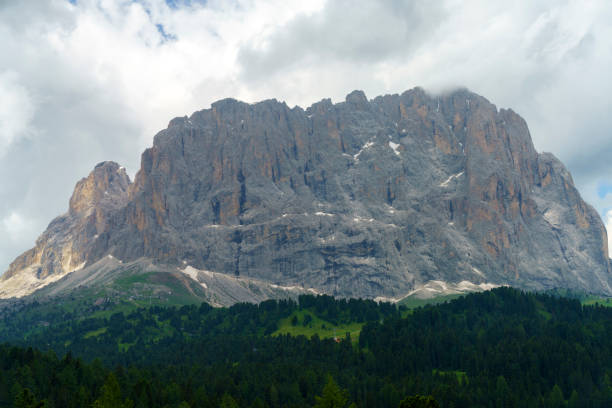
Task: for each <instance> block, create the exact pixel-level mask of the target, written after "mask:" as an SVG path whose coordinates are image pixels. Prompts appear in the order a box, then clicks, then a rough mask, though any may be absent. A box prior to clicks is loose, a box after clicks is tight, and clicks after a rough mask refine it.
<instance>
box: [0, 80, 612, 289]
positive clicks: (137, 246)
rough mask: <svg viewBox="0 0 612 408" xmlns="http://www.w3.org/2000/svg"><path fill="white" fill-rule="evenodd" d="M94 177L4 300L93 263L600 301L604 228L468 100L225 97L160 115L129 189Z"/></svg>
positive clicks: (119, 173) (109, 175) (518, 139)
mask: <svg viewBox="0 0 612 408" xmlns="http://www.w3.org/2000/svg"><path fill="white" fill-rule="evenodd" d="M98 166H99V167H98ZM98 166H96V168H95V169H94V171H93V172H92V173H91V174H90V175H89V176H88V177H87V178H86V179H83V180H81V181H80V182H79V183H78V184H77V187H76V189H75V193H74V194H73V198H74V200H73V198H71V200H70V209H69V212H68V213H67V214H65V215H63V216H60V217H58V218H56V219H55V220H54V221H53V222H52V223H51V224H50V226H49V228H48V229H47V231H45V233H43V235H42V236H41V237H40V238H39V239H38V240H37V244H36V246H35V248H33V249H32V250H30V251H27V252H26V253H24V254H23V255H21V256H20V257H18V258H17V259H16V260H15V261H14V262H13V263H12V264H11V266H10V267H9V270H8V271H7V273H5V274H4V275H3V276H2V277H1V278H0V296H1V297H10V296H11V295H12V294H14V293H17V292H16V291H15V285H13V284H9V283H11V282H13V283H14V282H17V280H18V279H17V280H16V278H18V277H20V276H21V277H23V276H28V277H31V279H30V278H28V279H22V280H28V281H32V282H33V283H31V285H30V289H32V288H34V289H36V288H38V287H42V286H45V285H46V284H47V283H46V281H44V280H45V279H48V278H50V277H51V278H57V277H58V276H59V275H61V276H64V275H66V274H69V273H71V272H72V271H73V270H78V269H79V268H85V269H84V271H85V272H79V273H80V274H84V273H86V269H87V268H88V267H92V266H93V265H95V264H96V263H97V262H99V261H100V260H101V259H103V258H104V257H107V256H108V255H111V256H112V257H114V258H116V259H118V260H121V261H122V262H126V263H129V262H134V261H136V260H138V259H148V260H151V261H152V262H154V263H159V264H163V265H169V267H174V268H177V269H179V270H187V269H188V268H187V266H189V267H190V268H192V269H189V270H190V271H193V270H198V271H208V272H210V273H222V274H225V275H227V276H228V277H233V278H235V279H239V280H241V281H248V280H249V279H251V280H253V281H257V282H267V283H269V284H270V285H274V286H277V287H278V286H282V287H299V288H302V289H304V290H310V289H311V290H315V291H317V292H323V293H330V294H334V295H338V296H347V297H348V296H353V297H369V298H376V297H386V298H397V297H401V296H402V295H404V294H406V293H410V292H413V291H414V290H416V289H417V288H419V287H423V286H426V285H427V284H428V282H438V281H440V282H445V283H448V284H451V285H458V284H460V283H461V282H469V283H470V284H471V285H493V286H495V285H506V284H507V285H512V286H517V287H521V288H525V289H548V288H554V287H563V288H572V289H581V290H586V291H589V292H594V293H602V294H612V289H611V282H612V280H611V277H612V276H611V273H610V272H611V270H610V263H609V259H608V253H607V235H606V231H605V228H604V226H603V223H602V222H601V219H600V218H599V216H598V214H597V213H596V211H595V210H594V209H593V208H592V207H591V206H590V205H588V204H587V203H585V202H584V201H583V200H582V199H581V197H580V195H579V193H578V191H577V190H576V188H575V187H574V184H573V181H572V178H571V175H570V174H569V172H568V171H567V169H565V167H564V166H563V164H562V163H561V162H559V161H558V160H557V159H556V158H555V157H554V156H553V155H552V154H548V153H543V154H539V153H537V152H536V150H535V148H534V146H533V143H532V141H531V136H530V134H529V130H528V127H527V124H526V123H525V121H524V120H523V119H522V118H521V117H520V116H519V115H518V114H516V113H515V112H514V111H512V110H511V109H500V110H498V109H497V108H496V107H495V105H493V104H491V103H490V102H489V101H488V100H486V99H485V98H483V97H481V96H479V95H476V94H474V93H471V92H469V91H467V90H465V89H460V90H456V91H454V92H450V93H447V94H445V95H440V96H431V95H429V94H427V93H426V92H425V91H424V90H423V89H421V88H415V89H412V90H409V91H406V92H404V93H403V94H401V95H397V94H395V95H385V96H379V97H376V98H374V99H372V100H368V99H367V97H366V96H365V94H364V93H363V92H362V91H353V92H352V93H350V94H349V95H347V97H346V100H345V101H344V102H340V103H336V104H333V103H332V102H331V100H329V99H323V100H322V101H320V102H317V103H315V104H313V105H312V106H310V107H308V108H307V109H303V108H301V107H294V108H289V107H288V106H287V105H286V104H285V103H284V102H278V101H276V100H266V101H263V102H259V103H255V104H247V103H244V102H240V101H237V100H235V99H223V100H220V101H217V102H215V103H213V104H212V105H211V107H210V108H209V109H204V110H201V111H197V112H195V113H193V114H192V115H191V116H189V117H178V118H174V119H172V120H171V121H170V122H169V124H168V127H167V128H166V129H164V130H162V131H161V132H159V133H158V134H157V135H155V137H154V142H153V146H152V147H151V148H148V149H146V150H145V152H144V153H143V154H142V158H141V168H140V170H139V171H138V173H137V174H136V177H135V180H134V182H133V183H132V182H131V181H130V180H129V177H127V175H126V174H125V171H124V170H121V168H120V167H119V166H118V165H117V164H116V163H111V162H105V163H102V164H100V165H98ZM75 197H76V198H75ZM73 201H74V202H73ZM181 268H183V269H181ZM192 275H193V274H192ZM197 276H198V275H193V276H191V278H193V279H194V280H196V281H197V280H198V279H199V278H198V277H197ZM211 276H212V275H211ZM37 280H38V281H40V282H39V283H40V285H38V286H37ZM203 285H204V283H203ZM204 286H206V285H204ZM464 286H465V285H464ZM467 286H470V285H467ZM30 289H27V290H22V291H21V292H19V294H20V295H21V294H27V293H30V292H31V290H30ZM205 289H207V288H205ZM28 290H30V292H28ZM211 290H212V289H211ZM25 292H27V293H25ZM237 300H240V299H237Z"/></svg>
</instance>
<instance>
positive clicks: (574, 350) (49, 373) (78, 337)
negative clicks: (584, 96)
mask: <svg viewBox="0 0 612 408" xmlns="http://www.w3.org/2000/svg"><path fill="white" fill-rule="evenodd" d="M31 307H37V308H38V309H37V310H40V306H39V305H32V306H31ZM50 310H51V309H50ZM19 316H21V317H22V318H21V319H20V318H19ZM25 316H29V317H28V318H25ZM33 316H34V315H33V314H32V313H28V312H27V310H25V311H22V312H21V313H20V315H17V316H14V317H13V318H11V317H10V316H6V317H5V318H4V320H3V321H2V322H1V324H0V334H1V336H2V340H3V341H7V342H10V345H9V344H5V345H3V346H1V347H0V364H1V367H0V368H1V373H0V405H2V406H37V405H36V404H39V406H40V404H44V406H47V407H85V406H92V405H93V406H134V407H149V406H150V407H219V406H222V407H231V406H240V407H285V406H286V407H312V406H326V405H321V404H324V403H325V401H328V400H332V399H333V398H332V396H333V395H335V396H336V397H337V398H336V401H338V402H340V403H342V404H344V405H342V406H348V405H349V404H351V403H352V404H355V406H357V407H398V406H399V405H400V402H401V401H402V400H404V399H405V398H406V397H409V396H417V395H422V396H424V395H431V396H433V398H435V400H436V401H437V402H438V403H439V404H440V406H442V407H515V406H516V407H609V406H612V380H611V379H612V336H610V334H611V333H612V310H611V309H608V308H604V307H601V306H599V305H593V306H583V305H581V304H580V302H579V301H578V300H576V299H569V298H563V297H558V296H551V295H544V294H533V293H523V292H521V291H518V290H515V289H511V288H498V289H494V290H492V291H489V292H483V293H477V294H471V295H468V296H465V297H461V298H459V299H456V300H453V301H451V302H448V303H445V304H440V305H435V306H425V307H419V308H416V309H413V310H406V309H398V308H397V307H396V306H395V305H391V304H388V303H381V304H378V303H375V302H373V301H367V300H354V299H352V300H336V299H334V298H332V297H329V296H318V297H314V296H301V297H300V298H299V299H298V301H297V302H295V301H291V300H279V301H266V302H263V303H261V304H259V305H252V304H237V305H235V306H232V307H230V308H224V309H215V308H212V307H210V306H208V305H206V304H202V305H199V306H183V307H180V308H176V307H174V308H172V307H168V308H164V307H152V308H148V309H137V310H133V311H130V312H126V313H115V314H112V315H109V316H104V315H98V316H97V317H96V316H93V317H89V318H81V319H78V318H76V316H74V315H71V314H69V313H68V314H62V313H61V312H59V311H58V310H56V309H53V311H52V312H49V313H48V314H46V315H44V316H39V317H38V318H40V319H44V324H42V325H41V324H39V325H38V326H36V330H32V324H33V323H34V321H33V320H32V319H34V317H33ZM39 323H40V322H39ZM313 325H314V326H325V325H327V326H329V327H334V328H340V327H349V325H351V326H350V327H353V328H354V327H359V328H360V332H359V334H358V335H354V336H350V335H349V336H347V335H346V334H345V333H341V332H338V333H337V334H338V339H337V341H336V340H334V338H332V337H328V338H321V337H319V335H317V334H315V335H313V336H312V337H311V338H307V337H305V336H301V335H300V336H294V335H291V334H282V333H286V332H289V333H291V332H292V331H291V328H292V327H293V328H296V329H297V328H306V327H309V326H313ZM329 327H327V328H326V329H328V331H329ZM316 328H317V327H312V329H313V330H314V329H316ZM319 328H321V327H319ZM281 329H282V330H281ZM322 329H325V328H322ZM315 331H316V330H315ZM296 332H297V330H296ZM335 384H337V385H335ZM417 400H419V401H421V402H423V401H425V399H424V398H421V399H418V398H417V399H415V398H413V399H411V400H405V401H404V406H419V405H414V404H418V403H419V402H415V401H417ZM410 401H412V402H410ZM430 402H431V400H430ZM316 404H318V405H316ZM407 404H412V405H407ZM423 404H425V403H424V402H423ZM327 406H334V405H327ZM336 406H337V405H336ZM422 406H425V405H422Z"/></svg>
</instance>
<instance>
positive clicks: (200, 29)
mask: <svg viewBox="0 0 612 408" xmlns="http://www.w3.org/2000/svg"><path fill="white" fill-rule="evenodd" d="M176 3H178V6H177V7H169V6H168V5H167V4H166V2H165V1H163V0H139V1H129V0H114V1H113V0H79V1H77V2H76V4H75V5H73V4H71V3H70V2H68V1H67V0H32V1H27V2H2V3H0V67H2V71H0V95H2V98H0V176H1V177H2V182H1V183H0V220H6V219H9V218H10V217H11V216H12V214H20V217H22V218H23V219H27V220H29V221H28V222H29V223H30V224H28V225H31V228H30V227H28V228H26V229H24V231H30V232H28V233H23V234H21V235H20V236H21V237H22V238H20V239H19V240H17V241H14V240H4V241H0V271H2V270H4V269H5V266H6V265H8V263H9V262H10V260H12V259H13V258H14V257H15V256H16V255H17V254H18V253H19V252H20V251H22V250H24V249H27V247H29V246H31V245H32V244H33V242H34V240H35V238H36V235H37V234H38V233H40V232H42V230H43V229H44V228H45V226H46V225H47V223H48V222H49V221H50V220H51V219H52V218H53V217H54V216H56V215H58V214H60V213H61V212H63V211H65V210H66V208H67V202H68V198H69V195H70V193H71V190H72V188H73V186H74V183H75V182H76V181H77V180H78V179H79V178H80V177H83V176H85V175H86V174H87V173H88V172H89V171H90V170H91V169H92V168H93V166H94V164H95V163H97V162H99V161H102V160H116V161H118V162H120V163H121V164H122V165H124V166H126V167H127V169H128V170H129V172H130V173H131V174H133V173H134V172H135V171H136V170H137V168H138V166H139V157H140V153H141V151H142V150H143V149H144V148H145V147H146V146H148V145H149V144H150V143H151V140H152V136H153V135H154V134H155V133H156V132H157V131H159V130H160V129H162V128H164V127H165V126H166V124H167V123H168V121H169V120H170V119H171V118H172V117H175V116H183V115H185V114H190V113H191V112H193V111H195V110H198V109H202V108H205V107H208V106H209V105H210V103H211V102H213V101H214V100H217V99H220V98H224V97H228V96H231V97H235V98H238V99H243V100H246V101H249V102H254V101H257V100H261V99H266V98H271V97H275V98H277V99H281V100H285V101H287V102H288V103H289V104H301V105H308V104H310V103H312V102H314V101H317V100H319V99H321V98H323V97H332V98H334V99H335V100H339V99H343V98H344V96H345V95H346V94H347V93H348V92H350V91H351V90H353V89H357V88H358V89H363V90H365V91H366V93H367V94H368V96H370V97H373V96H375V95H378V94H383V93H389V92H402V91H404V90H406V89H408V88H411V87H413V86H417V85H419V86H424V87H426V88H429V89H432V90H441V89H445V88H448V87H453V86H456V85H464V86H467V87H469V88H471V89H472V90H473V91H475V92H478V93H480V94H482V95H484V96H486V97H487V98H489V99H490V100H491V101H493V102H494V103H496V104H498V105H499V106H504V107H512V108H513V109H514V110H516V111H517V112H519V113H520V114H521V115H523V116H524V117H525V118H526V120H527V121H528V123H529V125H530V127H531V129H532V134H533V137H534V141H535V144H536V147H537V148H538V149H539V150H547V151H552V152H554V153H555V154H557V155H558V156H560V158H561V159H562V160H563V161H564V162H566V164H568V167H569V168H570V170H571V171H572V172H573V174H574V179H575V180H576V182H577V184H578V186H579V188H580V189H581V191H583V193H585V195H586V198H587V201H590V202H592V203H593V204H595V205H596V206H597V208H598V209H599V211H603V208H607V207H611V206H612V195H609V196H608V197H607V198H603V199H600V198H599V197H597V195H596V193H595V191H596V187H595V186H596V185H597V183H598V182H599V181H601V180H608V181H609V182H612V161H610V160H608V157H609V156H610V153H612V138H610V137H609V130H608V129H612V118H610V117H609V112H610V111H611V110H612V109H611V108H612V106H611V101H612V97H611V96H610V95H612V82H610V81H609V80H608V77H609V72H610V70H611V66H612V26H610V25H609V24H608V22H609V21H610V20H612V4H610V3H609V2H607V1H604V0H601V1H591V2H586V3H585V2H580V1H562V2H553V1H523V2H514V3H512V4H510V5H509V4H506V3H501V2H490V1H486V0H475V1H472V2H468V3H466V2H463V1H459V0H445V1H439V2H431V1H424V0H415V1H410V2H405V1H399V0H382V1H379V2H371V1H366V0H354V1H347V0H338V1H324V0H316V1H308V2H304V1H298V0H290V1H289V0H269V1H254V0H233V1H229V2H228V1H222V0H210V1H208V2H195V1H191V2H187V1H185V2H176ZM4 228H6V226H4Z"/></svg>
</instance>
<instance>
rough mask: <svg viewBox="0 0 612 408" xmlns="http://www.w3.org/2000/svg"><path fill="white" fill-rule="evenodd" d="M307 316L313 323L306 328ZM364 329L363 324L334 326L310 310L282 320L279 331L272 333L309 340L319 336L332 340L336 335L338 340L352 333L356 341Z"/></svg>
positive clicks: (294, 313) (298, 312) (296, 312)
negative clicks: (305, 319) (295, 321)
mask: <svg viewBox="0 0 612 408" xmlns="http://www.w3.org/2000/svg"><path fill="white" fill-rule="evenodd" d="M306 315H310V316H311V318H312V321H310V322H309V323H308V324H307V325H306V326H304V324H303V323H304V318H305V317H306ZM294 317H297V319H298V322H297V324H296V325H295V326H294V325H293V324H292V320H293V318H294ZM362 327H363V323H349V324H338V325H334V324H332V323H330V322H328V321H326V320H323V319H321V318H320V317H318V316H316V315H315V314H314V313H313V312H311V311H309V310H298V311H295V312H293V313H292V314H291V316H289V317H287V318H285V319H281V320H280V321H279V323H278V330H276V331H275V332H274V333H272V335H273V336H278V335H280V334H291V335H292V336H300V335H302V336H306V337H308V338H310V337H312V336H313V335H315V334H317V335H318V336H319V337H320V338H331V337H334V334H335V335H336V336H337V337H338V338H344V337H346V334H347V333H350V335H351V339H352V340H353V341H356V340H358V339H359V333H360V332H361V328H362Z"/></svg>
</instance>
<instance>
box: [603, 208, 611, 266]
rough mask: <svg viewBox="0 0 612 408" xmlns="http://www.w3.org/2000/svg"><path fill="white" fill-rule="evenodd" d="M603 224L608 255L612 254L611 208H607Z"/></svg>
mask: <svg viewBox="0 0 612 408" xmlns="http://www.w3.org/2000/svg"><path fill="white" fill-rule="evenodd" d="M604 224H605V225H606V231H607V232H608V256H612V210H608V212H606V214H605V216H604Z"/></svg>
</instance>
